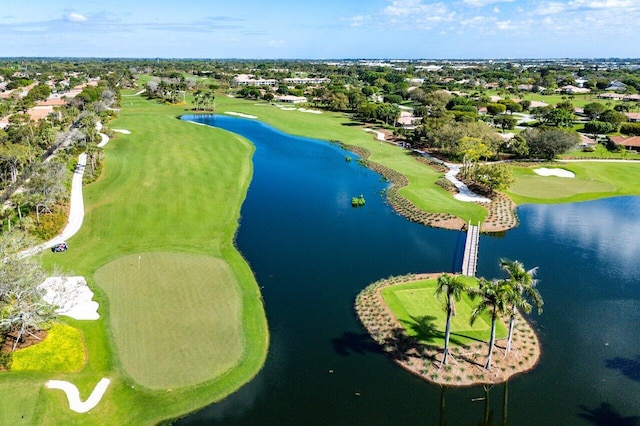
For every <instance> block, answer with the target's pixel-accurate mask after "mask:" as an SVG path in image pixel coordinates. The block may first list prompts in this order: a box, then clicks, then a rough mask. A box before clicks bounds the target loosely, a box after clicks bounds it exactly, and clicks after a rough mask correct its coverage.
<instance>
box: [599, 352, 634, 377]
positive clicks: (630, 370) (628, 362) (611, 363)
mask: <svg viewBox="0 0 640 426" xmlns="http://www.w3.org/2000/svg"><path fill="white" fill-rule="evenodd" d="M605 362H606V366H607V368H610V369H612V370H620V372H621V373H622V374H624V375H625V376H627V377H628V378H629V379H631V380H634V381H636V382H640V355H638V356H637V357H636V359H629V358H621V357H615V358H613V359H608V360H606V361H605Z"/></svg>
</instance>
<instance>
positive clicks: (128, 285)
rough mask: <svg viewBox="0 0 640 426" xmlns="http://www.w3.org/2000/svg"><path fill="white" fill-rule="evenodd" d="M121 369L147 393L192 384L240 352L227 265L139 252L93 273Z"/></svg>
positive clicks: (235, 288) (235, 298)
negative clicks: (103, 296) (106, 308)
mask: <svg viewBox="0 0 640 426" xmlns="http://www.w3.org/2000/svg"><path fill="white" fill-rule="evenodd" d="M95 278H96V282H97V284H98V285H99V286H100V287H101V288H103V289H104V290H105V292H106V293H107V296H108V297H109V308H110V311H109V318H110V321H111V327H112V330H113V334H114V340H115V343H116V346H117V350H118V354H119V355H120V359H121V361H122V365H123V367H124V370H125V371H126V372H127V374H129V375H130V376H131V377H132V378H133V379H134V380H135V381H136V382H138V383H139V384H141V385H143V386H146V387H148V388H152V389H163V388H174V387H181V386H189V385H194V384H197V383H200V382H204V381H206V380H211V379H213V378H215V377H217V376H219V375H221V374H222V373H224V372H225V371H227V370H229V369H230V368H232V367H233V366H234V365H236V364H237V363H238V361H239V359H240V357H241V354H242V336H241V331H240V324H239V321H238V319H239V317H240V309H241V306H240V299H239V294H238V283H237V282H236V278H235V276H234V274H233V273H232V272H231V270H230V268H229V266H228V264H227V263H226V262H224V261H222V260H221V259H217V258H214V257H210V256H204V255H192V254H178V253H163V252H155V253H142V254H139V255H138V254H136V255H130V256H125V257H122V258H119V259H117V260H115V261H113V262H111V263H109V264H107V265H105V266H104V267H102V268H100V269H99V270H98V271H97V272H96V274H95Z"/></svg>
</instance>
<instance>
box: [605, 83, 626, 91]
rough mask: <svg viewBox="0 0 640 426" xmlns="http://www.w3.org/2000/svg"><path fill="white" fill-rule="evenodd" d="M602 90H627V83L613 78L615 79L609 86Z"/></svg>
mask: <svg viewBox="0 0 640 426" xmlns="http://www.w3.org/2000/svg"><path fill="white" fill-rule="evenodd" d="M604 90H607V91H611V92H625V91H626V90H627V85H626V84H624V83H623V82H621V81H618V80H615V81H612V82H611V84H610V85H609V87H607V88H606V89H604Z"/></svg>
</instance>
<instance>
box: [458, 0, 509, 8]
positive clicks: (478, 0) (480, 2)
mask: <svg viewBox="0 0 640 426" xmlns="http://www.w3.org/2000/svg"><path fill="white" fill-rule="evenodd" d="M512 1H514V0H463V2H464V3H466V4H468V5H470V6H475V7H483V6H486V5H489V4H495V3H510V2H512Z"/></svg>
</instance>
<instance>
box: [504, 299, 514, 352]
mask: <svg viewBox="0 0 640 426" xmlns="http://www.w3.org/2000/svg"><path fill="white" fill-rule="evenodd" d="M511 309H512V311H511V318H509V337H508V338H507V348H506V349H505V351H504V357H505V358H506V357H507V355H508V354H509V351H510V350H511V338H512V337H513V326H514V324H515V323H516V307H515V306H513V307H512V308H511Z"/></svg>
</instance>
